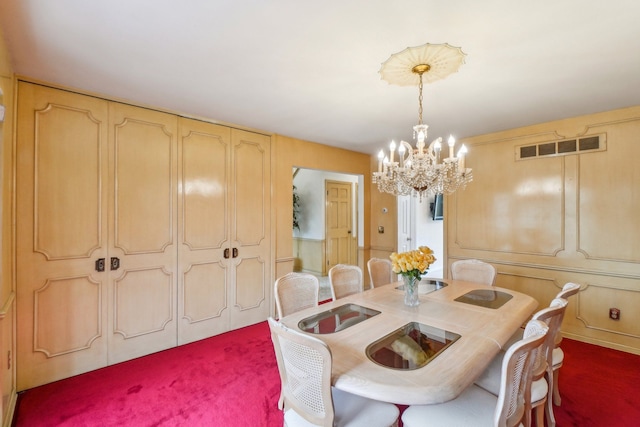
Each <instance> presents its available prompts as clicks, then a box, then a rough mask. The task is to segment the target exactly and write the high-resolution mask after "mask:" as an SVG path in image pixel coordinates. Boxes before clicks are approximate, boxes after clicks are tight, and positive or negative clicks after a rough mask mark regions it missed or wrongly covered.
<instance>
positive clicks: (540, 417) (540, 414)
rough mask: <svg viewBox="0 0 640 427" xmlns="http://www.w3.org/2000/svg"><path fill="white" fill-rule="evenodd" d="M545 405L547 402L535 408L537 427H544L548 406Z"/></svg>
mask: <svg viewBox="0 0 640 427" xmlns="http://www.w3.org/2000/svg"><path fill="white" fill-rule="evenodd" d="M545 400H546V399H545ZM545 403H546V402H542V404H540V405H538V406H536V407H535V410H536V415H535V416H536V427H544V408H545V406H546V405H545Z"/></svg>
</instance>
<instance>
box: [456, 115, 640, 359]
mask: <svg viewBox="0 0 640 427" xmlns="http://www.w3.org/2000/svg"><path fill="white" fill-rule="evenodd" d="M589 136H598V137H599V141H600V148H599V149H588V150H584V151H580V152H568V153H561V154H551V155H537V156H536V157H532V158H526V159H520V158H519V153H520V151H521V147H523V146H533V145H535V146H539V145H540V144H543V145H544V144H547V143H556V142H558V141H571V140H574V139H578V140H579V139H581V138H586V137H589ZM461 142H464V143H465V144H466V145H467V146H468V147H469V155H468V165H469V167H472V168H473V175H474V181H473V182H472V183H471V184H470V185H469V186H468V187H467V188H466V189H465V190H462V191H458V192H457V193H455V194H454V195H452V196H449V197H448V198H447V202H446V203H445V207H446V213H445V227H446V233H445V235H446V237H445V239H446V245H445V246H446V251H447V265H448V266H450V265H451V263H452V262H453V261H455V260H457V259H464V258H478V259H482V260H485V261H488V262H490V263H492V264H494V265H495V266H496V267H497V269H498V277H497V279H496V285H497V286H502V287H506V288H511V289H515V290H518V291H523V292H526V293H528V294H530V295H533V296H534V297H536V298H537V299H538V301H539V303H540V308H542V307H544V306H546V305H548V304H549V302H550V300H551V299H552V298H553V297H554V296H555V295H556V293H557V292H558V291H559V290H560V289H561V288H562V286H563V285H564V284H565V283H566V282H576V283H579V284H580V285H581V286H582V288H581V291H580V293H579V294H578V295H577V296H575V297H572V299H571V300H570V301H569V308H568V312H567V315H566V316H565V321H564V324H563V327H562V331H563V333H564V334H565V335H566V336H569V337H572V338H575V339H578V340H581V341H586V342H592V343H596V344H599V345H603V346H606V347H612V348H616V349H620V350H624V351H629V352H633V353H638V354H640V326H638V325H640V312H638V311H637V307H639V306H640V221H638V219H637V218H638V212H640V168H638V167H637V165H635V163H636V162H637V161H638V159H640V106H638V107H632V108H626V109H621V110H615V111H609V112H605V113H599V114H593V115H587V116H582V117H576V118H571V119H566V120H561V121H554V122H549V123H543V124H539V125H535V126H529V127H524V128H520V129H513V130H509V131H504V132H499V133H493V134H488V135H481V136H477V137H473V138H468V139H465V140H464V141H461ZM545 147H549V146H545ZM610 308H618V309H620V310H621V317H620V319H619V320H613V319H610V318H609V309H610Z"/></svg>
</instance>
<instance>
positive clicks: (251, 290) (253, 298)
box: [234, 256, 266, 311]
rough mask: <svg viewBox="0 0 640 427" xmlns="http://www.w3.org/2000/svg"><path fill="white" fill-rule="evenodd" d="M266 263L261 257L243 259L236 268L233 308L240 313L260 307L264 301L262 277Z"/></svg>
mask: <svg viewBox="0 0 640 427" xmlns="http://www.w3.org/2000/svg"><path fill="white" fill-rule="evenodd" d="M265 268H266V262H265V260H263V259H262V258H261V257H259V256H256V257H245V258H243V259H242V260H240V262H239V263H238V265H237V266H236V284H235V287H236V290H235V301H234V306H235V307H237V308H238V309H239V310H240V311H245V310H251V309H254V308H257V307H260V306H261V305H262V304H264V302H265V301H266V294H265V288H264V285H263V283H262V281H261V280H257V279H256V278H259V277H264V275H265Z"/></svg>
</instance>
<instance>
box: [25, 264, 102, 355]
mask: <svg viewBox="0 0 640 427" xmlns="http://www.w3.org/2000/svg"><path fill="white" fill-rule="evenodd" d="M101 286H102V284H101V283H99V282H96V281H94V280H92V279H91V277H89V276H76V277H65V278H59V279H53V280H47V281H46V283H45V284H44V285H43V286H42V287H41V288H40V289H38V290H36V291H35V295H34V302H35V310H34V323H33V328H34V331H33V337H34V343H33V346H34V351H35V352H41V353H44V354H45V355H46V356H47V357H48V358H51V357H56V356H60V355H63V354H69V353H72V352H75V351H80V350H85V349H88V348H90V347H91V343H92V342H94V341H95V340H96V339H98V338H99V337H101V336H102V322H101V317H100V316H101V313H102V299H101V297H100V295H101V293H102V292H101ZM62 314H64V315H62ZM59 331H65V333H64V334H61V333H59Z"/></svg>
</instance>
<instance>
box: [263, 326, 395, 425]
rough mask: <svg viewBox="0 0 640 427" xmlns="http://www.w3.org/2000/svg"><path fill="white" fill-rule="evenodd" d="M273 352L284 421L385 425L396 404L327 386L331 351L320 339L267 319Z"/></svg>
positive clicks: (392, 417) (390, 422)
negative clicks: (278, 373) (279, 381)
mask: <svg viewBox="0 0 640 427" xmlns="http://www.w3.org/2000/svg"><path fill="white" fill-rule="evenodd" d="M268 322H269V328H270V329H271V339H272V341H273V346H274V349H275V352H276V359H277V362H278V370H279V372H280V380H281V382H282V393H281V401H282V402H281V403H282V405H283V406H281V408H284V411H285V412H284V425H285V426H288V427H294V426H309V423H311V424H312V425H317V426H327V427H329V426H346V425H348V426H362V427H388V426H392V425H395V423H396V422H397V419H398V415H399V412H400V411H399V410H398V407H397V406H396V405H393V404H391V403H385V402H378V401H375V400H370V399H367V398H364V397H361V396H356V395H354V394H350V393H346V392H343V391H341V390H337V389H335V388H332V387H331V365H332V359H331V352H330V351H329V348H328V347H327V346H326V344H325V343H324V342H322V341H321V340H319V339H317V338H315V337H313V336H310V335H306V334H302V333H300V332H297V331H295V330H292V329H289V328H287V327H286V326H284V325H283V324H282V323H280V322H277V321H275V320H274V319H273V318H271V317H270V318H269V319H268Z"/></svg>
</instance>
